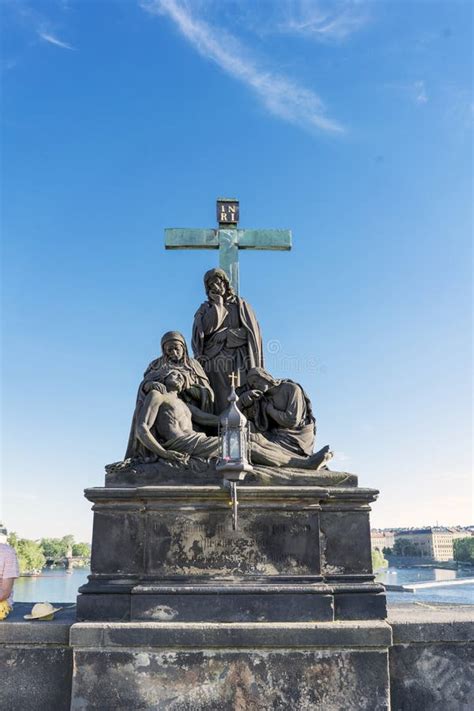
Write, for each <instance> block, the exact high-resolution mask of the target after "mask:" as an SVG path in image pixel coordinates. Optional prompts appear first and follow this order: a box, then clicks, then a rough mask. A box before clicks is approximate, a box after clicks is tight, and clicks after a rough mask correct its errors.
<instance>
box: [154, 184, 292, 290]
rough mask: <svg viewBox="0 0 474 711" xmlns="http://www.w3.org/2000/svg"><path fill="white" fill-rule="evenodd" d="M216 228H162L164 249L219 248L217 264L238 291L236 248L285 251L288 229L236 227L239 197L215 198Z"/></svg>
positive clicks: (237, 252)
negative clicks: (245, 228)
mask: <svg viewBox="0 0 474 711" xmlns="http://www.w3.org/2000/svg"><path fill="white" fill-rule="evenodd" d="M217 216H218V218H217V219H218V224H219V226H218V228H217V229H188V228H168V229H165V248H166V249H218V250H219V266H220V267H221V269H223V270H224V271H225V272H226V273H227V275H228V276H229V279H230V282H231V285H232V287H233V288H234V291H235V292H236V293H237V294H238V292H239V249H262V250H278V251H288V250H290V249H291V230H269V229H262V230H254V229H250V230H242V229H238V228H237V224H238V218H239V203H238V200H233V199H229V198H220V199H218V201H217Z"/></svg>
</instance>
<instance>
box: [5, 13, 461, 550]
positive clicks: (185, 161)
mask: <svg viewBox="0 0 474 711" xmlns="http://www.w3.org/2000/svg"><path fill="white" fill-rule="evenodd" d="M2 15H3V22H4V27H5V30H4V36H3V50H2V85H3V136H2V142H3V163H2V184H3V210H2V221H3V225H2V228H3V229H2V232H3V236H4V240H3V258H2V266H3V284H4V286H3V301H2V304H3V322H4V329H3V394H2V404H3V455H4V457H3V486H2V493H3V508H2V510H1V513H0V519H3V521H4V522H5V524H6V525H7V526H8V528H9V529H12V530H16V531H18V533H19V534H20V535H23V536H29V537H39V536H42V535H45V536H46V535H63V534H65V533H68V532H72V533H74V534H75V535H76V536H77V537H78V538H81V539H86V540H87V539H88V538H89V537H90V531H91V524H92V514H91V513H90V511H89V504H88V503H87V502H86V501H85V500H84V499H83V497H82V490H83V489H84V488H85V487H88V486H98V485H99V486H100V485H101V483H102V481H103V466H104V464H106V463H109V462H113V461H117V460H120V459H121V458H122V457H123V454H124V450H125V446H126V441H127V437H128V430H129V426H130V418H131V414H132V410H133V404H134V399H135V392H136V387H137V385H138V382H139V381H140V378H141V374H142V372H143V370H144V368H145V366H146V365H147V364H148V363H149V361H150V360H152V359H153V358H154V357H156V355H157V354H158V352H159V341H160V336H161V334H162V333H163V332H164V331H165V330H169V329H179V330H182V331H183V332H184V333H185V335H186V336H187V337H188V339H189V336H190V330H191V324H192V318H193V314H194V311H195V310H196V308H197V306H198V305H199V304H200V303H201V301H202V300H203V289H202V275H203V273H204V271H205V270H206V269H208V268H210V267H211V266H214V265H215V264H216V263H217V253H216V252H211V251H203V252H196V251H193V252H181V251H176V252H165V250H164V248H163V230H164V228H165V227H185V226H189V227H212V226H214V224H215V199H216V197H218V196H219V195H231V196H237V197H238V198H239V199H240V203H241V226H242V227H254V228H258V227H262V228H263V227H276V228H291V229H292V231H293V243H294V248H293V251H292V252H289V253H287V252H281V253H268V252H255V253H252V252H246V253H241V293H242V295H243V296H244V297H245V298H247V299H248V301H250V303H251V304H252V305H253V307H254V309H255V311H256V313H257V316H258V318H259V320H260V323H261V326H262V329H263V335H264V341H265V342H266V344H267V346H266V349H267V350H266V359H267V365H268V367H269V369H271V370H272V371H273V372H274V374H275V375H276V376H288V377H291V378H293V379H296V380H298V381H299V382H301V383H302V384H303V385H304V386H305V388H306V389H307V390H308V392H309V393H310V395H311V397H312V400H313V404H314V409H315V412H316V416H317V420H318V444H319V445H320V446H323V445H324V444H326V443H330V444H331V446H332V448H333V449H334V451H335V452H336V460H335V462H334V465H333V468H334V469H343V470H347V471H351V472H354V473H357V474H359V476H360V482H361V484H362V485H365V486H373V487H375V488H379V489H380V490H381V495H380V499H379V502H377V504H375V506H374V510H373V514H372V522H373V524H374V525H378V526H401V525H417V524H428V523H436V521H438V522H439V523H445V524H454V523H469V522H470V521H471V519H472V499H471V478H470V477H471V451H470V425H471V419H470V418H471V414H470V413H471V410H470V405H471V380H470V373H471V351H470V348H471V345H470V343H471V314H470V306H469V304H470V287H471V273H470V267H471V259H470V237H471V232H472V211H471V192H472V125H473V99H472V93H471V86H472V58H471V48H470V47H471V42H472V5H471V3H470V2H467V1H466V2H456V1H453V0H450V1H449V2H415V1H413V2H390V3H389V2H365V1H364V0H360V1H359V2H356V1H353V2H350V1H344V0H341V2H338V1H337V0H335V1H333V2H330V3H324V2H319V1H318V0H312V1H311V2H305V1H304V0H300V1H299V0H281V1H280V2H250V1H249V2H242V1H240V2H239V1H237V0H235V1H234V2H231V1H228V2H225V1H224V2H217V1H211V0H206V1H200V0H193V1H192V2H184V0H154V1H153V0H151V1H149V2H148V1H146V0H144V1H143V2H136V1H135V0H121V1H120V2H113V1H112V0H108V1H107V2H101V1H100V0H94V2H92V1H89V2H76V1H74V0H57V1H56V2H53V1H52V0H50V1H49V2H40V1H38V0H37V1H35V2H34V3H33V2H30V3H28V2H16V1H14V0H4V2H3V3H2Z"/></svg>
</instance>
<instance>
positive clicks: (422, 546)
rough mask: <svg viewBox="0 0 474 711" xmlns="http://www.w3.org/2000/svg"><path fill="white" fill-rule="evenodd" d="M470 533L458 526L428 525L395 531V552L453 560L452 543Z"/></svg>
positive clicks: (439, 559) (402, 554)
mask: <svg viewBox="0 0 474 711" xmlns="http://www.w3.org/2000/svg"><path fill="white" fill-rule="evenodd" d="M469 535H470V534H469V533H468V532H467V531H465V530H464V531H463V530H461V529H458V528H448V527H445V526H428V527H426V528H407V529H400V530H397V531H395V552H396V553H397V555H401V556H417V557H420V558H432V559H433V560H438V561H446V560H453V558H454V546H453V543H454V541H455V540H456V539H457V538H466V536H469Z"/></svg>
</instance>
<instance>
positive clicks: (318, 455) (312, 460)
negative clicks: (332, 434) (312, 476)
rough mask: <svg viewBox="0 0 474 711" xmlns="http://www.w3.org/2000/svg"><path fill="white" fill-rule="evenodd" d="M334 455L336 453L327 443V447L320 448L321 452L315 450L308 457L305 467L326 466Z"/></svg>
mask: <svg viewBox="0 0 474 711" xmlns="http://www.w3.org/2000/svg"><path fill="white" fill-rule="evenodd" d="M333 456H334V455H333V453H332V452H331V450H330V448H329V445H328V444H327V445H326V446H325V447H323V448H322V449H320V450H319V452H315V453H314V454H311V456H309V457H308V459H307V461H306V467H305V468H306V469H316V470H318V469H321V467H324V466H325V465H326V464H327V463H328V462H329V460H330V459H332V458H333Z"/></svg>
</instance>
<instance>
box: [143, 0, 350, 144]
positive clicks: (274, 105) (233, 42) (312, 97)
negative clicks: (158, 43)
mask: <svg viewBox="0 0 474 711" xmlns="http://www.w3.org/2000/svg"><path fill="white" fill-rule="evenodd" d="M140 5H141V7H142V8H143V9H145V10H147V11H148V12H150V13H152V14H159V15H165V16H167V17H169V18H170V19H171V20H172V21H173V22H174V23H175V25H176V26H177V28H178V29H179V31H180V32H181V33H182V34H183V35H184V37H186V39H187V40H188V41H189V42H190V43H191V44H192V46H193V47H194V48H195V49H196V50H197V51H198V52H199V53H200V54H201V55H202V56H203V57H206V58H207V59H209V60H211V61H213V62H215V63H216V64H217V65H218V66H219V67H220V68H221V69H222V70H223V71H225V72H227V73H228V74H229V75H231V76H233V77H234V78H235V79H237V80H239V81H241V82H242V83H243V84H245V85H246V86H248V87H250V88H251V89H252V90H253V91H254V92H255V93H256V95H257V96H258V97H259V99H260V100H261V101H262V103H263V104H264V106H265V107H266V108H267V109H268V110H269V111H270V112H271V113H272V114H274V115H275V116H279V117H280V118H282V119H285V120H286V121H289V122H290V123H293V124H296V125H299V126H303V127H304V128H306V129H319V130H321V131H325V132H328V133H342V132H344V128H343V127H342V126H341V124H340V123H339V122H337V121H335V120H334V119H331V118H329V117H328V116H326V113H325V107H324V104H323V102H322V101H321V99H320V97H319V96H318V95H317V94H316V93H315V92H313V91H311V90H310V89H307V88H306V87H304V86H301V85H300V84H299V83H297V82H296V81H294V80H292V79H290V78H288V77H286V76H283V75H281V74H278V73H276V72H274V71H272V70H266V69H263V68H262V67H260V66H259V65H258V63H257V62H256V61H255V59H253V58H252V56H251V52H250V50H249V48H248V47H247V46H244V45H243V44H242V43H241V42H239V40H237V38H236V37H234V36H233V35H230V34H229V33H226V32H224V31H223V30H222V28H221V27H214V26H213V25H211V24H210V23H209V22H207V21H205V20H203V19H201V18H199V17H197V16H195V14H194V4H193V3H190V2H187V1H186V0H141V2H140Z"/></svg>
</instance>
